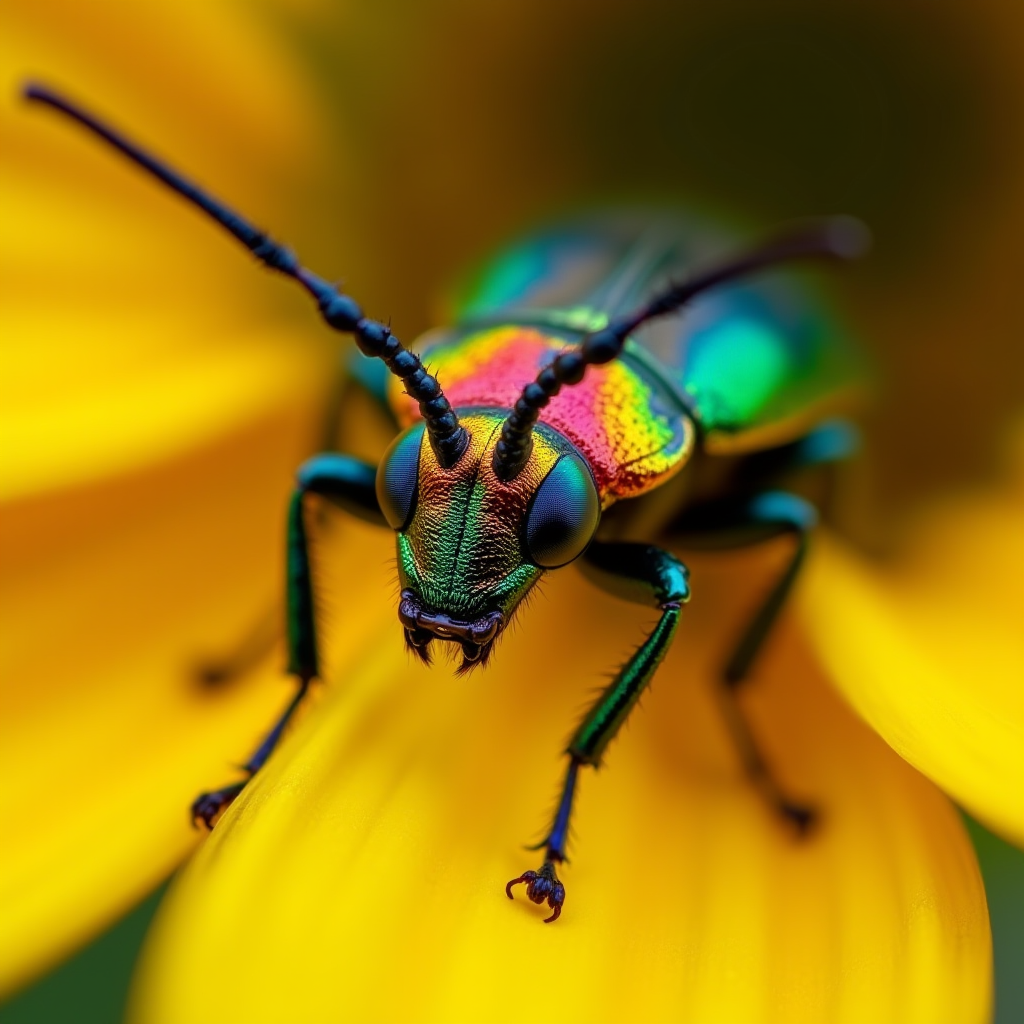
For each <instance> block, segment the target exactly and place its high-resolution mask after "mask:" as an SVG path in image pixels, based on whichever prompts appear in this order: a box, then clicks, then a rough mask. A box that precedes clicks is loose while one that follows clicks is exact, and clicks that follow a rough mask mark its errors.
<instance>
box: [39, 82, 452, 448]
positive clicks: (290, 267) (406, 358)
mask: <svg viewBox="0 0 1024 1024" xmlns="http://www.w3.org/2000/svg"><path fill="white" fill-rule="evenodd" d="M23 95H24V97H25V99H27V100H30V101H32V102H35V103H42V104H43V105H44V106H47V107H50V108H51V109H52V110H56V111H57V112H58V113H60V114H63V115H64V116H65V117H68V118H70V119H71V120H72V121H75V122H76V123H77V124H79V125H81V126H82V127H83V128H85V129H87V130H88V131H90V132H92V133H93V135H96V136H97V137H99V138H100V139H102V140H103V141H104V142H106V143H107V145H109V146H111V147H112V148H113V149H115V150H117V151H118V152H119V153H120V154H121V155H122V156H125V157H127V158H128V159H129V160H130V161H131V162H132V163H134V164H135V165H136V166H137V167H140V168H142V170H144V171H146V172H148V173H149V174H151V175H152V176H153V177H154V178H156V179H157V180H158V181H160V182H162V183H163V184H164V185H166V186H167V187H168V188H169V189H171V191H173V192H176V193H177V194H178V195H179V196H181V197H182V198H183V199H186V200H188V202H190V203H192V204H193V205H194V206H197V207H199V209H200V210H202V211H203V213H205V214H206V215H207V216H208V217H211V218H212V219H213V220H215V221H216V222H217V223H218V224H219V225H220V226H221V227H222V228H224V229H225V230H226V231H228V232H229V233H230V234H231V235H232V236H233V237H234V238H236V239H237V240H238V241H239V242H241V243H242V245H244V246H245V247H246V248H247V249H248V250H249V251H250V252H251V253H252V254H253V255H254V256H255V257H256V258H257V259H258V260H259V261H260V262H261V263H263V264H264V265H265V266H267V267H269V268H270V269H271V270H276V271H277V272H278V273H279V274H284V276H285V277H289V278H291V279H292V280H293V281H297V282H298V283H299V284H300V285H301V286H302V287H303V288H304V289H305V290H306V291H307V292H308V293H309V294H310V295H311V296H312V297H313V299H314V300H315V301H316V304H317V308H318V309H319V311H320V315H321V317H323V319H324V320H325V321H326V323H327V324H328V326H330V327H332V328H333V329H334V330H336V331H340V332H341V333H343V334H351V335H353V336H354V339H355V343H356V345H357V346H358V347H359V351H360V352H362V353H363V354H364V355H368V356H375V357H376V358H378V359H381V360H383V362H384V363H385V364H386V365H387V368H388V369H389V370H390V371H391V372H392V373H393V374H394V375H395V376H396V377H398V378H399V379H400V380H401V381H402V382H403V384H405V390H406V393H407V394H408V395H409V396H410V397H411V398H413V399H414V400H415V401H416V402H418V403H419V407H420V413H421V414H422V416H423V419H424V420H425V421H426V428H427V434H428V436H429V437H430V443H431V446H432V447H433V449H434V451H435V453H436V454H437V458H438V461H439V462H440V463H441V465H442V466H444V467H445V468H448V467H450V466H453V465H454V464H455V463H456V462H458V460H459V459H460V458H461V456H462V454H463V452H465V450H466V447H467V446H468V444H469V437H468V435H467V434H466V430H465V428H464V427H462V426H461V425H460V424H459V420H458V417H457V416H456V414H455V410H454V409H453V408H452V407H451V405H450V404H449V402H448V399H447V398H445V396H444V393H443V392H442V390H441V385H440V384H439V383H438V382H437V379H436V378H435V377H433V376H432V375H431V374H429V373H428V372H427V371H426V369H425V368H424V366H423V364H422V363H421V362H420V358H419V356H417V355H416V354H415V353H414V352H410V351H409V350H408V349H407V348H405V347H404V346H403V345H402V344H401V342H400V341H399V340H398V339H397V338H396V337H395V336H394V335H393V334H392V333H391V329H390V327H388V326H386V325H385V324H382V323H379V322H378V321H376V320H370V319H369V318H367V317H365V316H363V311H362V309H361V308H360V307H359V305H358V303H357V302H356V301H355V300H354V299H352V298H351V297H350V296H348V295H345V294H344V293H343V292H342V291H340V290H339V289H338V288H336V287H335V286H334V285H332V284H330V283H329V282H327V281H325V280H324V279H323V278H321V277H319V276H318V275H316V274H314V273H313V272H312V271H310V270H307V269H306V268H305V267H304V266H302V264H301V263H299V260H298V257H297V256H296V255H295V253H293V252H292V251H291V249H288V248H287V247H286V246H283V245H281V244H279V243H278V242H275V241H274V240H273V239H272V238H271V237H270V236H269V235H267V234H266V233H265V232H263V231H261V230H260V229H259V228H257V227H256V226H255V225H254V224H252V223H251V222H250V221H248V220H246V219H245V218H244V217H242V216H241V215H240V214H238V213H236V212H235V211H234V210H232V209H231V207H229V206H227V205H226V204H225V203H222V202H221V201H220V200H219V199H216V198H214V196H212V195H210V193H209V192H207V191H206V190H205V189H202V188H200V187H199V186H198V185H196V184H195V183H194V182H192V181H190V180H189V179H188V178H186V177H184V176H183V175H181V174H179V173H178V172H177V171H175V170H173V169H172V168H171V167H169V166H168V165H167V164H165V163H164V162H163V161H161V160H158V159H157V158H156V157H154V156H152V155H150V154H149V153H147V152H146V151H145V150H144V149H141V148H140V147H139V146H137V145H135V143H133V142H131V141H129V140H128V139H127V138H125V137H124V136H123V135H121V134H120V133H119V132H116V131H114V130H113V129H112V128H110V127H108V126H107V125H105V124H104V123H103V122H102V121H100V120H98V119H97V118H95V117H93V116H92V115H91V114H89V113H88V112H86V111H85V110H83V109H82V108H81V107H79V106H77V105H76V104H74V103H72V102H71V101H69V100H67V99H65V98H64V97H63V96H61V95H59V94H58V93H56V92H54V91H53V90H52V89H49V88H47V87H46V86H43V85H36V84H30V85H27V86H25V88H24V91H23Z"/></svg>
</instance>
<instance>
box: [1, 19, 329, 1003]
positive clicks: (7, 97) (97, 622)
mask: <svg viewBox="0 0 1024 1024" xmlns="http://www.w3.org/2000/svg"><path fill="white" fill-rule="evenodd" d="M233 7H234V5H232V4H221V3H214V2H211V3H205V4H190V5H180V4H176V3H171V2H167V3H149V4H145V5H131V4H123V3H117V2H113V0H111V2H96V3H89V4H84V5H83V4H79V3H76V2H73V0H41V2H36V0H31V2H25V3H20V4H17V3H12V4H5V5H4V12H3V18H4V31H3V33H0V60H2V84H3V89H2V97H0V115H2V119H3V124H2V130H3V138H4V161H3V173H2V181H0V185H2V200H3V211H4V233H3V242H2V249H0V260H2V266H0V270H2V275H3V282H4V289H5V290H4V296H3V303H2V307H0V308H2V322H0V333H2V334H3V338H4V346H3V369H2V373H0V388H2V393H0V448H2V450H3V453H4V459H3V478H2V480H0V493H2V496H3V500H4V505H3V507H2V508H0V543H2V545H3V574H2V584H0V614H2V621H3V629H2V631H0V641H2V651H0V657H2V665H0V677H2V685H3V691H2V694H0V700H2V703H3V708H4V716H3V737H2V742H0V760H2V764H0V777H2V778H3V779H4V784H3V786H0V818H2V820H3V821H4V822H6V824H7V829H6V832H5V838H4V843H3V845H2V850H0V905H2V906H3V908H4V909H3V913H2V914H0V965H2V967H0V991H6V990H8V989H10V988H11V987H13V986H15V985H17V984H19V983H20V982H22V981H24V980H26V979H27V978H28V977H30V976H31V975H32V974H33V973H35V972H38V971H40V970H42V969H43V968H45V967H46V966H47V965H48V964H50V963H52V962H53V961H54V960H56V959H57V958H59V957H60V956H61V955H63V954H65V953H67V952H68V951H70V950H71V949H72V948H73V947H74V946H75V945H76V944H78V943H80V942H82V941H84V940H85V939H87V938H88V937H90V936H91V935H92V934H94V933H95V932H96V931H97V930H99V929H100V928H102V927H104V926H105V925H106V924H107V923H109V922H110V921H111V920H113V919H114V918H116V917H117V916H118V915H119V914H121V913H123V911H124V910H125V909H126V908H127V907H128V906H129V905H130V904H131V903H132V902H133V901H135V900H136V899H138V898H139V897H140V896H142V895H143V894H144V893H145V892H147V891H148V890H149V889H151V888H152V887H153V885H154V884H155V883H156V882H157V881H158V880H159V879H160V878H162V877H163V876H165V875H166V874H167V873H168V872H169V871H170V869H171V868H172V867H173V866H174V864H175V863H177V862H178V861H179V860H180V858H181V857H182V856H183V855H184V853H185V852H186V851H187V850H188V849H189V848H190V846H191V845H192V843H193V842H194V841H195V835H194V833H193V831H192V829H191V828H190V827H189V823H188V820H187V808H188V805H189V802H190V801H191V799H192V798H193V796H194V795H195V794H196V792H197V791H198V790H200V789H202V788H205V787H208V786H210V785H211V784H215V783H217V782H219V781H220V780H221V779H223V778H225V777H230V774H231V769H230V767H229V765H230V762H231V761H232V760H236V761H237V760H240V759H242V758H243V757H244V756H245V754H246V753H247V751H248V749H249V748H250V747H251V745H252V743H253V742H254V740H255V738H256V737H257V736H258V735H259V732H260V730H261V729H263V728H264V726H265V724H266V722H267V721H268V719H269V718H270V716H271V715H272V714H273V713H274V711H275V710H276V709H277V708H278V706H279V705H280V704H281V703H282V702H283V701H284V700H286V699H287V695H288V689H287V686H286V685H283V683H282V680H281V677H280V675H279V673H278V672H276V671H275V669H276V663H277V662H279V661H280V657H278V658H276V659H275V666H274V668H269V667H268V669H267V671H265V672H264V673H263V674H262V676H261V677H260V678H258V679H254V680H251V681H249V680H247V681H246V682H245V683H244V684H240V685H237V686H235V687H229V688H225V689H224V690H223V691H222V692H216V691H210V690H204V689H203V688H202V687H201V686H199V685H198V684H197V683H196V681H195V679H194V673H193V668H194V665H195V663H196V661H198V660H199V659H200V658H202V657H203V656H209V655H210V654H211V653H212V654H220V653H221V652H223V651H225V650H226V649H230V647H231V645H232V644H233V643H234V642H235V641H236V639H237V638H238V637H239V636H240V635H242V634H243V633H244V631H245V630H246V628H247V627H248V626H249V625H250V624H251V621H252V620H253V619H254V618H255V617H257V616H258V615H260V614H263V613H266V612H268V611H270V610H271V609H272V608H273V606H274V603H275V601H276V600H277V595H278V592H279V580H280V578H281V574H282V564H281V563H282V557H281V546H282V538H283V512H284V506H285V502H286V500H287V494H288V490H289V486H290V478H291V473H292V470H293V468H294V466H295V465H296V464H297V463H298V461H299V460H300V459H301V458H302V456H303V454H304V453H306V452H307V451H308V450H309V447H310V445H311V444H312V442H313V439H314V437H315V433H316V430H317V425H316V422H315V421H316V417H317V409H318V407H319V405H320V399H321V397H322V393H323V382H324V381H325V380H326V379H327V377H328V373H329V371H328V370H327V363H326V359H325V357H327V350H326V349H325V348H322V347H320V346H318V345H316V344H313V345H311V344H310V343H309V341H308V340H305V341H304V340H303V338H302V335H301V333H297V332H296V331H294V330H293V329H292V328H291V327H290V326H289V325H288V322H287V321H286V320H282V319H281V316H280V314H279V312H278V311H277V309H276V302H277V299H276V298H275V297H274V292H273V290H272V288H268V280H267V277H266V276H265V275H260V274H259V273H258V272H257V271H256V270H254V268H253V267H252V265H251V261H250V260H247V259H246V258H245V254H244V253H242V252H239V251H237V248H235V247H232V246H231V245H230V244H228V243H225V242H224V241H223V240H222V239H220V238H218V237H217V232H216V231H215V230H213V229H212V228H210V227H209V226H208V225H205V224H203V223H202V222H201V221H199V219H198V218H197V217H195V215H194V214H192V213H190V212H189V211H188V210H187V209H186V208H185V207H184V206H183V205H182V204H181V203H180V201H177V200H175V199H174V198H173V197H172V196H169V195H167V194H166V192H164V191H162V190H161V189H159V188H158V187H156V186H155V185H154V184H153V183H151V182H147V181H144V180H143V179H142V177H141V176H140V175H139V174H138V173H137V172H133V171H131V170H130V169H129V168H126V167H125V166H124V164H123V162H122V161H119V160H118V159H117V158H116V157H113V156H111V154H110V153H109V152H105V151H104V150H103V149H102V147H100V146H99V145H98V144H97V143H95V142H94V141H92V140H89V139H87V138H85V137H84V136H83V135H82V133H81V132H80V131H77V130H75V129H74V128H73V127H72V126H71V125H69V124H67V123H62V122H60V121H58V120H57V119H56V118H54V117H53V116H52V115H49V114H47V113H46V112H45V111H40V110H39V109H38V108H31V107H29V106H27V105H26V104H24V103H22V102H21V101H19V100H18V98H17V88H18V85H19V84H20V83H21V82H22V81H23V80H24V78H25V77H26V75H27V74H29V73H32V74H38V75H40V76H45V77H47V78H49V79H50V80H52V81H55V82H57V83H58V84H61V85H63V86H64V87H66V88H67V89H68V90H69V91H71V92H72V93H73V94H74V95H76V96H79V97H81V98H82V99H84V100H86V101H87V102H89V103H90V104H93V105H95V106H96V107H97V109H100V110H102V111H103V112H105V113H107V114H108V115H109V116H110V117H112V118H113V119H115V120H117V121H119V122H120V123H122V124H124V125H126V126H130V127H132V128H133V130H134V131H135V132H136V133H137V134H140V135H142V136H143V137H144V138H146V139H147V140H153V141H158V142H159V145H158V148H160V149H161V151H163V152H166V153H168V154H171V155H173V156H174V157H175V159H176V160H177V161H178V162H180V163H181V164H182V165H184V166H186V167H188V168H189V169H190V170H192V171H194V172H195V173H196V174H197V176H199V177H200V178H207V179H208V180H212V181H219V182H221V183H223V184H224V185H225V186H227V183H228V182H232V183H234V185H232V187H231V191H232V198H233V199H235V200H236V201H237V203H238V204H239V205H240V206H243V207H246V208H254V209H255V210H256V212H257V213H261V214H263V215H269V214H271V213H273V212H274V211H275V210H276V214H275V216H274V218H273V219H274V220H278V219H279V220H280V221H281V222H282V226H286V225H285V224H284V221H286V220H287V219H288V211H287V209H286V207H285V206H284V204H282V203H281V202H280V201H279V199H276V198H275V197H277V196H290V195H293V194H294V189H289V188H286V187H285V184H284V183H285V181H286V179H287V177H288V176H289V175H291V176H294V173H295V167H294V165H293V164H292V163H291V162H292V161H294V160H301V159H303V158H308V157H310V152H311V150H310V145H309V141H308V136H309V125H308V124H307V123H305V122H304V120H303V115H302V113H301V112H302V111H304V110H308V109H309V104H308V103H305V102H303V101H302V99H301V94H302V89H301V85H300V82H299V81H298V80H297V78H296V77H295V75H294V73H293V69H291V68H289V66H288V64H287V62H286V61H285V60H283V59H282V57H281V55H280V54H279V53H278V52H277V44H276V43H275V42H274V41H273V39H272V37H271V36H270V35H269V34H268V33H267V32H266V29H265V28H264V29H261V28H260V26H259V24H258V22H255V21H252V20H251V19H249V20H246V21H240V14H239V12H238V11H235V12H234V13H232V9H233ZM283 154H288V155H287V156H284V155H283ZM236 186H237V187H236ZM269 219H271V218H270V217H269V216H268V220H269ZM304 312H305V310H304ZM306 323H308V324H309V327H310V334H312V335H316V334H317V333H320V332H318V331H317V329H316V325H315V323H314V318H313V317H311V316H310V317H307V319H306Z"/></svg>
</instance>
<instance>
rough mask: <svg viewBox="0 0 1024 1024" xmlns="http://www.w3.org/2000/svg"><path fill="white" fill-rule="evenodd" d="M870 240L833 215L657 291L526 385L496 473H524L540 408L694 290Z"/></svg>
mask: <svg viewBox="0 0 1024 1024" xmlns="http://www.w3.org/2000/svg"><path fill="white" fill-rule="evenodd" d="M870 243H871V235H870V233H869V232H868V229H867V228H866V227H865V226H864V224H862V223H861V222H860V221H859V220H856V219H855V218H853V217H831V218H828V219H826V220H820V221H814V222H812V223H810V224H807V223H804V224H801V225H797V226H795V227H792V228H790V229H789V230H788V231H785V232H783V233H781V234H779V235H777V236H775V237H774V238H771V239H769V240H768V241H766V242H763V243H762V244H761V245H759V246H755V247H754V248H753V249H750V250H749V251H747V252H746V253H743V254H741V255H739V256H737V257H735V258H733V259H731V260H727V261H726V262H724V263H719V264H717V265H713V266H711V267H709V268H708V269H707V270H705V271H702V272H699V273H697V274H695V275H694V276H693V277H691V278H690V279H689V280H688V281H684V282H682V283H681V284H676V285H672V286H671V287H669V288H667V289H665V291H663V292H660V293H659V294H658V295H655V296H654V298H653V299H651V300H650V301H649V302H648V303H647V304H646V305H645V306H642V307H641V308H640V309H638V310H637V311H636V312H634V313H630V314H628V315H626V316H621V317H617V318H616V319H614V320H612V321H610V322H609V323H608V324H607V325H606V326H605V327H603V328H601V330H599V331H594V332H593V333H591V334H588V335H587V336H586V337H585V338H584V339H583V342H582V344H581V345H580V346H579V348H575V349H570V350H568V351H567V352H562V353H561V354H560V355H559V356H557V357H556V358H555V359H554V360H553V361H552V362H551V363H550V364H549V365H548V366H546V367H544V369H543V370H541V371H540V373H539V374H538V375H537V377H536V379H535V380H534V381H532V382H531V383H529V384H527V385H526V387H525V388H523V390H522V393H521V394H520V396H519V398H518V399H516V404H515V405H514V406H513V407H512V411H511V412H510V413H509V415H508V417H507V418H506V419H505V422H504V423H503V424H502V428H501V438H500V439H499V441H498V443H497V445H496V446H495V449H494V461H493V466H494V472H495V473H496V474H497V476H498V477H499V478H500V479H502V480H511V479H513V478H514V477H515V476H517V475H518V474H519V472H520V471H521V470H522V468H523V467H524V466H525V465H526V462H527V460H528V459H529V457H530V450H531V448H532V447H533V440H532V435H533V427H534V424H536V422H537V420H538V418H539V416H540V412H541V410H542V409H543V408H544V407H545V406H546V405H547V404H548V402H550V401H551V399H552V398H554V396H555V395H557V394H558V392H559V391H560V390H561V389H562V387H563V386H564V385H572V384H578V383H579V382H580V381H581V380H583V374H584V373H585V372H586V368H587V367H588V366H595V365H598V364H600V363H608V362H611V360H613V359H615V358H616V357H617V356H618V355H620V354H621V352H622V347H623V345H625V343H626V339H627V338H628V337H629V336H630V335H631V334H632V333H633V332H634V331H635V330H636V329H637V328H638V327H640V326H641V325H642V324H645V323H647V321H648V320H654V319H655V318H657V317H660V316H668V315H669V314H671V313H677V312H678V311H679V309H680V308H681V307H682V306H684V305H685V304H686V303H687V302H689V301H690V299H692V298H693V297H694V296H695V295H698V294H700V293H701V292H704V291H707V290H708V289H709V288H714V287H715V286H716V285H719V284H724V283H725V282H726V281H732V280H734V279H735V278H738V277H746V276H747V275H748V274H753V273H756V272H757V271H759V270H765V269H767V268H769V267H772V266H774V265H775V264H777V263H785V262H788V261H789V260H795V259H806V258H808V257H810V258H825V259H839V260H851V259H856V258H857V257H859V256H862V255H863V254H864V253H865V252H866V251H867V249H868V247H869V245H870Z"/></svg>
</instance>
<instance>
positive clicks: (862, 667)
mask: <svg viewBox="0 0 1024 1024" xmlns="http://www.w3.org/2000/svg"><path fill="white" fill-rule="evenodd" d="M1022 453H1024V451H1022ZM1020 469H1021V470H1024V458H1022V459H1021V465H1020ZM1022 523H1024V472H1020V473H1019V475H1018V477H1017V479H1016V480H1015V481H1014V482H1013V485H1012V486H1011V487H1007V488H1006V489H1005V490H1004V491H1002V492H1001V493H993V494H989V495H983V496H978V497H974V498H963V499H961V500H959V501H955V502H954V501H951V502H949V503H948V505H947V506H946V507H945V508H944V509H941V510H938V509H937V510H935V511H934V512H933V513H932V514H931V515H930V517H929V518H928V519H927V520H926V521H925V522H924V523H923V524H922V525H921V527H920V529H919V531H918V532H917V534H916V536H915V538H914V541H913V544H912V547H911V550H910V551H908V552H907V555H906V557H905V558H904V559H903V560H902V561H900V562H899V563H897V564H896V565H893V566H874V565H871V564H869V563H867V562H866V561H864V560H863V559H859V558H858V557H857V556H856V555H855V554H854V553H853V552H852V551H851V550H850V549H849V548H848V547H846V546H844V545H843V544H842V543H841V542H840V541H839V540H838V539H836V538H834V537H833V538H828V539H826V538H822V542H821V545H820V550H819V551H818V552H817V555H816V558H815V560H813V562H812V565H811V567H810V572H809V574H808V576H809V578H808V579H807V581H806V584H807V586H806V588H805V589H804V591H803V601H802V612H803V617H804V620H805V621H806V623H807V626H808V627H809V629H810V630H811V633H812V635H813V637H814V642H815V645H816V647H817V649H818V652H819V654H820V656H821V658H822V660H823V662H824V663H825V665H826V666H827V667H828V670H829V673H830V675H831V676H832V678H833V679H834V680H835V682H836V683H837V685H838V686H839V687H840V689H841V690H842V692H843V694H844V695H845V696H846V698H847V699H848V700H849V701H850V703H851V704H852V706H853V707H854V708H855V709H856V710H857V712H858V713H859V714H860V715H861V716H863V718H864V719H865V721H867V722H868V723H869V724H870V725H871V726H872V727H873V728H874V729H876V730H877V731H878V732H879V733H880V734H881V735H882V736H883V737H884V738H885V739H886V740H887V742H889V743H890V744H891V745H892V747H893V748H894V749H895V750H896V751H897V752H898V753H899V754H901V755H902V756H903V757H905V758H906V759H907V760H908V761H909V762H910V763H911V764H913V765H915V766H916V767H917V768H919V769H920V770H921V771H923V772H924V773H925V774H926V775H928V776H929V777H930V778H931V779H933V780H934V781H935V782H937V783H938V784H939V785H940V786H942V788H943V789H945V790H946V792H947V793H949V794H950V795H951V796H953V797H954V798H955V799H956V800H958V801H959V802H960V803H961V804H963V806H964V807H966V808H967V809H968V810H969V811H970V812H971V813H972V814H973V815H975V817H977V818H978V819H980V820H981V821H983V822H984V823H985V824H986V825H988V826H989V828H991V829H993V830H994V831H996V832H999V833H1001V834H1002V835H1004V836H1005V837H1006V838H1007V839H1010V840H1011V841H1013V842H1015V843H1017V844H1018V845H1022V846H1024V528H1022Z"/></svg>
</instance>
